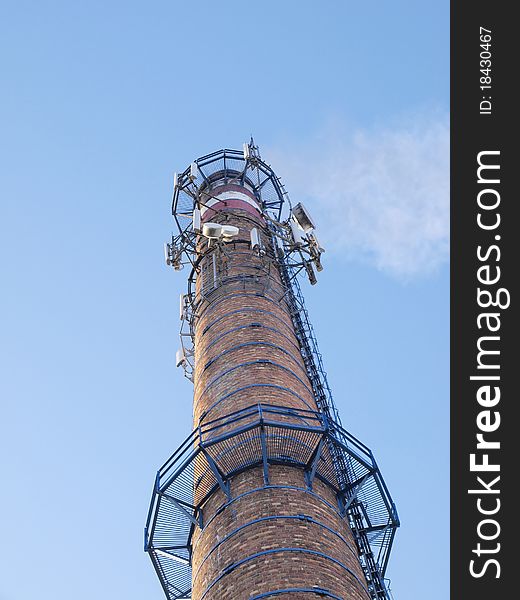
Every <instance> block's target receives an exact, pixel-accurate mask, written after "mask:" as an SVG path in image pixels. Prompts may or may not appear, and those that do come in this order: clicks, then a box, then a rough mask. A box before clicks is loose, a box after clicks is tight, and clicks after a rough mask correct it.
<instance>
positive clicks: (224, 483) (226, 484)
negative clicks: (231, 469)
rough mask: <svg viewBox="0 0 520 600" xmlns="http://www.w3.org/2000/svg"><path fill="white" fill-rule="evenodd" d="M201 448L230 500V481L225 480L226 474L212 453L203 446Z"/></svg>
mask: <svg viewBox="0 0 520 600" xmlns="http://www.w3.org/2000/svg"><path fill="white" fill-rule="evenodd" d="M200 449H201V451H202V454H204V456H205V458H206V460H207V461H208V465H209V468H210V469H211V472H212V473H213V475H214V476H215V479H216V480H217V483H218V485H219V487H220V489H221V490H222V491H223V492H224V494H226V498H227V499H228V500H231V492H230V488H229V481H225V479H224V476H223V475H222V473H221V472H220V469H219V468H218V466H217V463H216V462H215V461H214V460H213V458H211V455H210V454H209V453H208V451H207V450H206V449H205V448H204V447H202V446H201V448H200Z"/></svg>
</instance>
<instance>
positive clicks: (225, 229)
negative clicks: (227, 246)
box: [221, 225, 240, 241]
mask: <svg viewBox="0 0 520 600" xmlns="http://www.w3.org/2000/svg"><path fill="white" fill-rule="evenodd" d="M239 231H240V229H239V228H238V227H235V226H234V225H222V234H221V237H222V239H223V240H224V241H227V240H230V239H232V238H234V237H236V236H237V235H238V233H239Z"/></svg>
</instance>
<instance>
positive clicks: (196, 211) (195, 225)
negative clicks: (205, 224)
mask: <svg viewBox="0 0 520 600" xmlns="http://www.w3.org/2000/svg"><path fill="white" fill-rule="evenodd" d="M193 231H194V232H195V233H200V210H199V209H198V208H195V209H193Z"/></svg>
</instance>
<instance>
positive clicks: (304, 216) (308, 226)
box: [291, 202, 316, 233]
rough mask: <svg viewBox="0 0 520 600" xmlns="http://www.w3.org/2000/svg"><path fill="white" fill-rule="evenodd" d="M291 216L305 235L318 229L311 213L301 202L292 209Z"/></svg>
mask: <svg viewBox="0 0 520 600" xmlns="http://www.w3.org/2000/svg"><path fill="white" fill-rule="evenodd" d="M291 215H292V217H293V219H294V220H295V221H296V223H298V225H299V226H300V227H301V228H302V229H303V231H305V233H308V232H309V231H312V230H313V229H316V225H315V224H314V221H313V220H312V217H311V215H310V214H309V211H308V210H307V209H306V208H305V206H303V204H302V203H301V202H298V204H297V205H296V206H295V207H294V208H293V209H292V211H291Z"/></svg>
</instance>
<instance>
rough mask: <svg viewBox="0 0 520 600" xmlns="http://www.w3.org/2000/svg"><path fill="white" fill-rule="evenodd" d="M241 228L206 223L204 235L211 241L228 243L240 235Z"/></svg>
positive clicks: (203, 230) (203, 228)
mask: <svg viewBox="0 0 520 600" xmlns="http://www.w3.org/2000/svg"><path fill="white" fill-rule="evenodd" d="M239 231H240V230H239V228H238V227H235V226H234V225H220V224H219V223H204V225H203V226H202V235H203V236H204V237H207V238H208V239H210V240H220V239H222V240H223V241H224V242H228V241H229V240H231V239H232V238H234V237H235V236H237V235H238V233H239Z"/></svg>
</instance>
